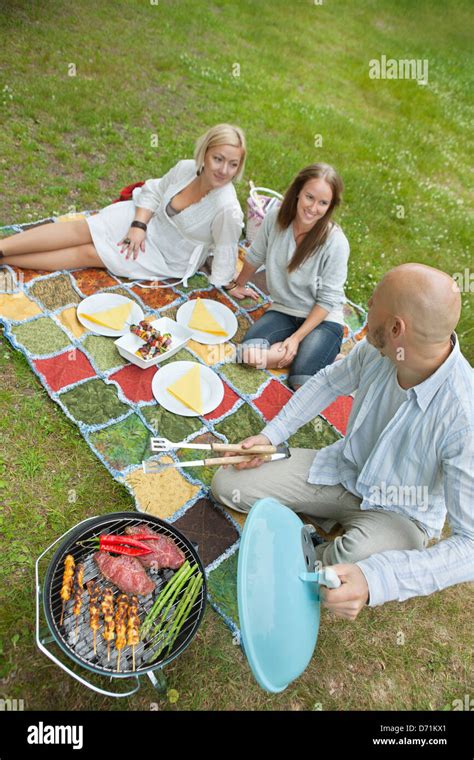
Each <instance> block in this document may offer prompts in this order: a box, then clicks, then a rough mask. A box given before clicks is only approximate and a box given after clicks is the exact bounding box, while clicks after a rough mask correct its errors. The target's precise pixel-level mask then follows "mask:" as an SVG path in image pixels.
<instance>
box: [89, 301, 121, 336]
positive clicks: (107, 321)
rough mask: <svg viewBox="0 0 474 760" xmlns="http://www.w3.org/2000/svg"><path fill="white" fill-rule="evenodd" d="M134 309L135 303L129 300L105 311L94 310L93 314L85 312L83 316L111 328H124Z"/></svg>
mask: <svg viewBox="0 0 474 760" xmlns="http://www.w3.org/2000/svg"><path fill="white" fill-rule="evenodd" d="M132 309H133V303H130V302H129V303H122V304H120V306H114V307H113V308H112V309H105V311H94V312H93V313H92V314H84V312H83V313H82V316H83V317H85V318H86V319H88V320H89V321H90V322H95V324H96V325H101V326H102V327H109V328H110V329H111V330H122V329H123V326H124V324H125V322H126V321H127V319H128V317H129V315H130V312H131V311H132Z"/></svg>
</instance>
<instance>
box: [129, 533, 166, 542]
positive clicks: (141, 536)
mask: <svg viewBox="0 0 474 760" xmlns="http://www.w3.org/2000/svg"><path fill="white" fill-rule="evenodd" d="M133 538H136V539H137V541H158V540H159V539H160V538H163V536H158V535H154V536H150V535H149V534H148V533H134V534H133Z"/></svg>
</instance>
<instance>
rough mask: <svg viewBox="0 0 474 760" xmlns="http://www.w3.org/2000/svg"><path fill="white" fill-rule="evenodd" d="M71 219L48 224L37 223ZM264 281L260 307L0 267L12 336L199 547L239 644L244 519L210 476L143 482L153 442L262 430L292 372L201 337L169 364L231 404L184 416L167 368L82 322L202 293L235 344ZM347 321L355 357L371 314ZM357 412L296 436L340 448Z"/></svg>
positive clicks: (118, 471)
mask: <svg viewBox="0 0 474 760" xmlns="http://www.w3.org/2000/svg"><path fill="white" fill-rule="evenodd" d="M89 213H91V212H84V214H83V215H84V216H87V215H89ZM69 218H72V217H68V216H65V217H58V218H56V219H46V220H42V221H41V222H39V224H44V223H47V222H52V221H54V222H59V221H63V220H68V219H69ZM74 218H77V215H76V216H75V217H74ZM36 224H38V223H36ZM31 226H35V225H31V224H29V225H21V224H20V225H13V226H9V227H3V228H0V238H1V237H6V236H7V235H11V234H13V233H14V232H19V231H21V230H24V229H27V228H29V227H31ZM255 281H256V282H258V283H260V287H258V286H255V285H254V287H255V289H256V290H257V292H258V293H259V300H258V302H255V301H253V300H252V299H246V300H244V301H235V300H233V299H232V297H231V295H230V294H228V293H226V292H225V291H223V290H221V289H219V288H215V287H214V286H212V285H211V284H210V283H209V281H208V279H207V278H206V276H205V275H204V274H202V273H197V274H196V275H194V276H193V277H192V278H191V279H190V280H189V282H188V287H184V286H183V284H182V283H180V284H177V285H176V286H174V287H169V288H162V289H153V288H146V289H144V288H141V287H140V286H139V284H138V282H137V281H131V280H127V279H125V278H121V277H117V276H114V275H112V274H110V273H109V272H107V271H105V270H100V269H78V270H75V271H72V272H68V271H61V272H52V273H49V272H41V271H36V270H20V269H18V268H16V267H10V266H8V265H7V264H5V265H4V266H3V267H1V268H0V322H1V323H2V324H3V326H4V334H5V337H6V338H7V339H8V340H9V341H10V343H11V344H12V345H13V346H14V347H15V348H16V349H18V350H19V351H21V352H22V353H23V354H24V356H25V357H26V359H27V361H28V363H29V365H30V367H31V369H32V370H33V372H34V373H35V374H36V375H37V376H38V378H39V379H40V381H41V383H42V385H43V386H44V388H45V389H46V391H47V393H48V394H49V396H50V397H51V399H52V400H53V401H54V402H55V403H57V404H58V405H59V406H60V407H61V409H62V410H63V412H64V414H65V415H66V416H67V417H68V418H69V419H70V420H71V421H72V422H73V423H74V424H75V425H77V426H78V428H79V430H80V431H81V433H82V435H83V437H84V440H85V441H86V443H87V444H88V446H90V448H91V449H92V451H93V452H94V454H95V455H96V456H97V457H98V458H99V459H100V461H101V462H102V463H103V465H104V467H106V468H107V470H108V471H109V473H110V474H111V476H112V477H113V478H115V479H116V480H117V481H118V482H120V483H122V484H123V485H124V486H125V487H126V488H127V489H128V491H129V493H130V495H131V496H132V499H133V501H134V504H135V506H136V509H137V510H139V511H143V512H149V513H151V514H154V515H156V516H157V517H160V518H162V519H165V520H168V521H170V522H173V523H176V526H177V527H178V528H179V529H180V530H182V531H183V533H185V534H186V535H187V536H188V537H189V538H190V539H191V540H192V541H194V542H195V543H197V544H198V546H199V552H200V555H201V557H202V560H203V563H204V565H205V567H206V573H207V577H208V588H209V601H210V603H211V604H212V606H213V607H214V608H215V609H216V610H217V611H218V612H219V613H220V614H221V615H222V617H223V618H224V620H225V621H226V623H227V625H228V626H229V628H230V629H231V630H232V631H233V633H234V634H235V635H236V636H237V637H238V634H239V631H238V614H237V590H236V576H237V550H238V546H239V537H240V533H241V527H242V525H243V522H244V516H243V515H241V514H240V513H237V512H233V511H232V510H227V509H226V508H224V507H222V506H221V505H219V504H217V503H215V501H214V500H213V498H212V496H211V494H210V491H209V485H210V482H211V479H212V476H213V474H214V470H213V469H212V468H206V467H199V468H194V469H192V468H185V469H182V470H179V469H167V470H165V471H164V472H161V473H159V474H150V473H147V474H145V472H144V470H143V466H142V462H143V461H144V460H146V459H148V458H149V457H150V456H151V454H150V445H149V441H150V437H151V436H164V437H166V438H168V439H170V440H171V441H181V440H193V441H195V442H211V441H224V442H226V443H228V442H229V443H234V442H237V441H240V440H241V439H242V438H245V437H246V436H248V435H254V434H256V433H258V432H259V430H261V429H262V427H263V426H264V424H265V423H266V422H267V421H268V420H270V419H272V418H273V417H274V416H275V415H276V414H277V413H278V412H279V410H280V409H281V408H282V406H283V405H284V404H285V403H286V401H287V400H288V399H289V398H290V396H291V394H292V391H291V390H290V389H289V387H288V384H287V382H286V379H287V371H286V370H285V371H283V370H258V369H253V368H250V367H245V366H242V365H238V364H232V363H226V361H225V352H226V351H228V352H229V353H230V352H231V350H232V347H231V346H230V344H224V351H222V350H221V351H220V352H219V353H218V354H217V358H218V359H220V360H219V361H217V363H216V351H215V347H213V346H207V345H202V344H200V343H197V342H196V341H193V340H191V341H190V342H189V343H188V344H187V346H186V348H185V349H182V350H181V351H179V353H177V354H176V355H175V356H173V357H172V358H171V359H169V362H171V361H182V360H187V361H193V362H200V363H202V364H204V365H207V366H212V368H213V370H214V371H215V372H216V373H217V374H218V375H219V377H220V378H221V380H222V382H223V384H224V398H223V400H222V403H221V404H220V406H219V407H218V408H217V409H215V410H214V411H213V412H211V413H210V414H206V415H204V416H203V417H180V416H178V415H175V414H172V413H171V412H168V411H167V410H166V409H164V408H163V407H161V406H160V405H159V404H158V403H157V402H156V401H155V399H154V397H153V393H152V389H151V386H152V378H153V376H154V374H155V372H156V371H157V368H156V367H151V368H150V369H148V370H142V369H140V368H139V367H136V366H134V365H131V364H129V363H128V362H127V361H126V360H125V359H123V358H122V357H121V356H120V354H119V353H118V351H117V349H116V347H115V346H114V338H106V337H101V336H99V335H94V334H93V333H91V332H90V331H88V330H86V329H85V328H84V327H83V326H82V325H81V324H80V323H79V322H78V320H77V318H76V307H77V305H78V304H79V303H80V302H81V300H82V299H83V298H85V297H87V296H90V295H92V294H95V293H101V292H106V293H119V294H123V295H124V296H127V297H128V298H131V299H132V300H134V301H136V302H137V303H138V304H139V305H140V306H141V307H142V309H143V310H144V312H145V317H147V316H150V315H156V316H167V317H170V318H171V319H174V318H175V316H176V312H177V309H178V308H179V306H180V305H181V304H182V303H184V302H185V301H187V300H189V299H193V298H197V297H198V296H200V297H202V298H211V299H214V300H216V301H219V302H221V303H223V304H225V305H226V306H228V307H229V309H231V310H232V311H233V312H234V314H235V316H236V318H237V321H238V331H237V333H236V334H235V335H234V337H233V338H232V340H231V343H238V342H240V341H241V339H242V338H243V336H244V335H245V333H246V331H247V329H248V328H249V326H250V324H252V322H254V321H255V320H256V319H258V318H259V317H260V316H261V315H262V314H263V313H264V312H265V310H266V309H267V308H268V307H269V305H270V300H269V297H268V294H267V292H266V290H265V287H264V285H262V279H260V280H259V279H258V277H257V279H256V280H255ZM147 284H151V283H147ZM156 284H157V285H158V284H162V283H159V282H158V281H157V282H156ZM344 316H345V322H346V325H345V331H344V332H345V335H344V339H343V348H342V351H343V353H347V352H349V351H350V350H351V348H352V347H353V346H354V345H355V342H356V341H358V340H361V339H362V338H363V337H364V335H365V329H366V328H365V324H366V314H365V311H364V310H363V309H362V308H361V307H359V306H356V305H355V304H353V303H351V302H348V303H347V304H346V305H345V307H344ZM220 348H221V349H222V347H220ZM158 371H159V370H158ZM351 405H352V398H351V397H340V398H338V399H337V400H336V401H335V402H334V403H333V404H331V406H329V407H328V408H327V409H325V410H324V411H323V413H322V414H321V415H320V416H319V417H318V418H316V419H315V420H313V421H311V422H309V423H308V424H307V425H305V426H304V427H303V428H301V429H300V430H299V431H298V432H297V433H296V434H295V435H293V436H292V437H291V438H290V440H289V444H290V446H296V447H302V448H321V447H323V446H327V445H329V444H330V443H333V442H334V441H335V440H337V439H338V438H339V437H341V436H343V435H344V434H345V430H346V424H347V419H348V417H349V412H350V409H351ZM166 456H167V455H166ZM170 456H171V457H173V458H174V457H177V458H178V459H180V460H181V461H182V460H185V459H192V458H195V452H193V451H186V450H181V451H177V452H176V453H173V454H171V455H170ZM71 527H72V526H71Z"/></svg>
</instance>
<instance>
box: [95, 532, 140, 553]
mask: <svg viewBox="0 0 474 760" xmlns="http://www.w3.org/2000/svg"><path fill="white" fill-rule="evenodd" d="M99 547H100V550H101V551H106V552H107V551H115V552H116V553H117V554H128V555H129V556H137V557H138V556H140V555H142V554H150V553H151V549H150V548H149V547H148V546H145V544H143V543H142V542H141V541H138V540H137V539H136V538H135V537H133V538H132V537H131V536H118V535H116V534H112V535H107V534H102V535H101V536H100V541H99ZM119 550H120V551H119ZM125 550H128V551H125Z"/></svg>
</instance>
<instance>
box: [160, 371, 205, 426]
mask: <svg viewBox="0 0 474 760" xmlns="http://www.w3.org/2000/svg"><path fill="white" fill-rule="evenodd" d="M166 390H167V391H168V393H171V395H172V396H174V397H175V398H177V399H178V401H181V403H182V404H184V405H185V406H187V407H188V408H189V409H192V410H193V411H194V412H197V413H198V414H202V394H201V372H200V369H199V364H196V365H195V366H194V367H193V368H192V369H190V370H189V372H186V374H184V375H182V377H180V378H179V380H176V382H175V383H173V384H172V385H170V386H169V387H168V388H167V389H166Z"/></svg>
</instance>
